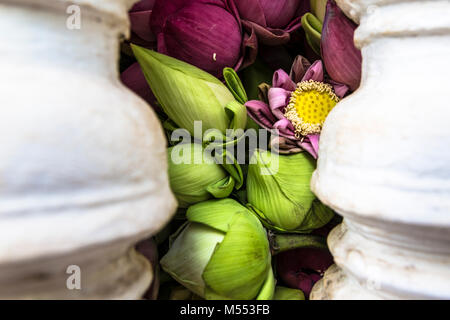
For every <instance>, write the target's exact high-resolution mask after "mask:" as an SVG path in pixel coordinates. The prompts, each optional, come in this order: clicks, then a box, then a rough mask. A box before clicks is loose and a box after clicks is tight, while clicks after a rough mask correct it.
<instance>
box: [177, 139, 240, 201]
mask: <svg viewBox="0 0 450 320" xmlns="http://www.w3.org/2000/svg"><path fill="white" fill-rule="evenodd" d="M168 152H169V181H170V187H171V189H172V191H173V193H174V195H175V197H176V198H177V200H178V206H179V207H181V208H186V207H188V206H189V205H191V204H194V203H197V202H201V201H205V200H208V199H212V198H226V197H228V196H229V195H230V193H231V192H232V191H233V189H234V188H237V189H238V188H240V186H241V185H242V182H243V181H242V172H241V171H240V167H239V165H236V166H232V165H225V164H224V165H223V166H222V165H220V164H217V163H216V161H215V159H214V158H213V157H212V156H211V155H210V154H209V153H208V152H206V151H205V149H204V148H203V147H202V146H201V145H200V144H195V143H192V144H178V145H176V146H174V147H171V148H169V149H168ZM227 170H228V171H227Z"/></svg>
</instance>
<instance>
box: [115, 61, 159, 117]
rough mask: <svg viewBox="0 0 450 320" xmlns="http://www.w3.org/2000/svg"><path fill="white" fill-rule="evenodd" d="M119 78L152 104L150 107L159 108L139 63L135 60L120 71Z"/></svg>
mask: <svg viewBox="0 0 450 320" xmlns="http://www.w3.org/2000/svg"><path fill="white" fill-rule="evenodd" d="M120 80H121V81H122V83H123V84H124V85H125V86H127V87H128V88H129V89H130V90H132V91H133V92H134V93H136V94H137V95H138V96H140V97H141V98H142V99H144V100H145V101H147V102H148V104H150V106H152V108H154V109H155V110H159V107H158V106H157V100H156V98H155V96H154V95H153V92H152V90H151V89H150V86H149V85H148V83H147V80H145V76H144V73H143V72H142V69H141V67H140V66H139V63H137V62H135V63H134V64H132V65H131V66H129V67H128V68H127V69H126V70H125V71H124V72H122V74H121V75H120Z"/></svg>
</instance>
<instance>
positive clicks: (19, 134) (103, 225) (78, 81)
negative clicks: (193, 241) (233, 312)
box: [0, 0, 176, 299]
mask: <svg viewBox="0 0 450 320" xmlns="http://www.w3.org/2000/svg"><path fill="white" fill-rule="evenodd" d="M133 2H135V1H133V0H72V1H68V0H0V30H1V31H2V32H1V33H0V70H1V77H0V146H1V147H0V298H1V299H13V298H14V299H17V298H18V299H26V298H33V299H35V298H38V299H45V298H58V299H74V298H83V299H91V298H125V299H135V298H140V297H141V296H142V294H143V292H144V291H145V290H146V288H147V287H148V285H149V283H150V281H151V279H152V273H151V268H150V265H149V263H148V262H147V260H145V259H144V258H143V256H141V255H140V254H137V253H136V252H135V251H134V249H133V246H134V244H135V243H136V242H137V241H139V240H140V239H143V238H145V237H147V236H150V235H152V234H154V233H156V232H157V231H158V230H159V229H160V228H162V226H163V225H164V224H165V223H167V222H168V220H169V219H170V218H171V216H172V214H173V212H174V210H175V206H176V201H175V199H174V197H173V195H172V193H171V191H170V189H169V184H168V177H167V172H166V171H167V170H166V149H165V145H166V141H165V137H164V134H163V131H162V129H161V126H160V124H159V122H158V121H157V118H156V116H155V114H154V113H153V111H152V110H151V109H150V107H149V106H148V105H147V104H146V103H145V102H144V101H143V100H141V99H140V98H139V97H137V96H136V95H134V94H133V93H131V92H130V91H129V90H128V89H126V88H125V87H124V86H123V85H122V84H121V83H120V81H119V79H118V67H117V64H118V55H119V37H123V36H126V35H127V33H128V31H127V30H128V27H129V22H128V16H127V10H128V8H129V7H131V5H132V3H133ZM69 6H71V7H70V8H69V10H68V7H69ZM78 14H80V15H79V16H77V15H78ZM71 265H74V266H75V267H73V268H74V269H71V268H69V269H68V267H69V266H71ZM78 267H79V271H80V272H78V271H77V270H78V269H77V268H78ZM67 272H69V273H67ZM78 275H79V276H80V278H79V279H80V285H81V289H78V287H77V285H78V282H77V279H76V278H74V277H77V276H78ZM71 276H73V277H72V278H70V277H71ZM68 279H69V283H67V280H68ZM67 284H68V286H67Z"/></svg>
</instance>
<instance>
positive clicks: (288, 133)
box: [273, 118, 295, 139]
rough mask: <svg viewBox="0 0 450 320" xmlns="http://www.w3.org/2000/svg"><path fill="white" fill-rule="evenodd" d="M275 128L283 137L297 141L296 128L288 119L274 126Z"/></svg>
mask: <svg viewBox="0 0 450 320" xmlns="http://www.w3.org/2000/svg"><path fill="white" fill-rule="evenodd" d="M273 128H274V129H276V130H278V132H279V134H280V135H281V136H285V137H287V138H290V139H295V136H294V126H293V125H292V123H291V122H290V121H289V120H288V119H286V118H285V119H281V120H278V121H277V122H275V123H274V124H273Z"/></svg>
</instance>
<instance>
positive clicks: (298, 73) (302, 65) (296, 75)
mask: <svg viewBox="0 0 450 320" xmlns="http://www.w3.org/2000/svg"><path fill="white" fill-rule="evenodd" d="M310 66H311V63H309V61H308V59H306V58H305V57H303V56H300V55H298V56H296V57H295V59H294V62H293V63H292V67H291V72H290V74H289V76H290V78H291V79H292V81H294V83H298V82H300V81H302V79H303V77H304V76H305V73H306V71H307V70H308V68H309V67H310Z"/></svg>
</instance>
